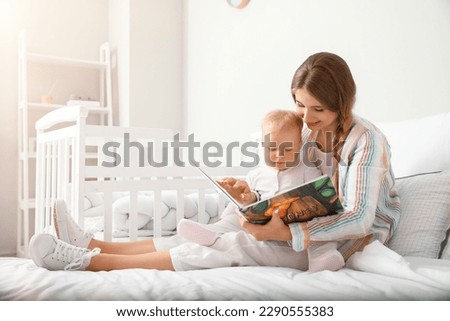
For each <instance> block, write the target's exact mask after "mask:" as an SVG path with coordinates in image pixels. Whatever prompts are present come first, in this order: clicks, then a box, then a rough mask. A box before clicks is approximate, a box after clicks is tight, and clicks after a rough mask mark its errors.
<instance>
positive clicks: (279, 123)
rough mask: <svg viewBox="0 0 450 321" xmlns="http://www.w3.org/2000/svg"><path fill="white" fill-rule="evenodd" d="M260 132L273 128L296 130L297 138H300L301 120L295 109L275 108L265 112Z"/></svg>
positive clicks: (272, 129)
mask: <svg viewBox="0 0 450 321" xmlns="http://www.w3.org/2000/svg"><path fill="white" fill-rule="evenodd" d="M261 128H262V132H263V134H264V132H272V131H274V130H278V131H279V130H292V128H295V129H296V130H298V133H299V139H300V140H301V139H302V128H303V120H302V118H301V117H300V116H299V114H297V113H296V112H295V111H292V110H283V109H276V110H272V111H270V112H269V113H267V114H266V115H265V116H264V118H263V120H262V122H261Z"/></svg>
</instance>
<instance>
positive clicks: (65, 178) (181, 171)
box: [35, 106, 248, 241]
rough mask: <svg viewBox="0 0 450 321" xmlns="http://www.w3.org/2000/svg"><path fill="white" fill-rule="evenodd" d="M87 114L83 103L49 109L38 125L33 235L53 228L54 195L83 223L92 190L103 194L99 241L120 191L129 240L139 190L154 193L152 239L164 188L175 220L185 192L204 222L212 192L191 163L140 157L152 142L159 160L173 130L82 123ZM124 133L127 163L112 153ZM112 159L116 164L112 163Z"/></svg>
mask: <svg viewBox="0 0 450 321" xmlns="http://www.w3.org/2000/svg"><path fill="white" fill-rule="evenodd" d="M87 116H88V111H87V110H86V109H84V108H83V107H80V106H70V107H64V108H61V109H58V110H55V111H53V112H51V113H48V114H46V115H45V116H44V117H42V118H41V119H40V120H39V121H38V122H37V123H36V130H37V161H36V167H37V168H36V225H35V232H36V233H41V232H43V231H47V232H52V231H53V222H52V211H53V206H54V201H55V200H56V199H57V198H63V199H65V200H67V202H68V204H69V207H70V211H71V213H72V216H73V217H74V219H75V220H76V221H78V223H79V224H80V225H81V226H84V223H85V222H84V221H85V218H86V217H85V215H84V211H83V206H84V202H85V195H88V194H90V193H102V196H103V201H104V204H103V213H102V216H103V225H104V226H103V228H104V232H103V239H104V240H107V241H110V240H112V239H113V224H112V222H113V218H112V205H113V201H114V199H115V198H114V195H115V194H117V193H118V192H121V193H124V192H126V193H127V194H128V195H129V239H130V240H136V239H137V238H138V227H137V207H138V195H140V193H143V192H145V193H152V195H153V197H154V203H153V213H154V217H153V236H154V237H160V236H161V235H162V230H161V213H162V212H161V201H162V195H163V193H164V192H165V191H174V193H176V195H177V197H176V221H177V222H178V221H179V220H180V219H182V218H183V217H184V206H183V204H184V203H183V198H184V197H185V195H186V193H187V192H188V191H189V193H196V194H197V197H198V216H197V219H198V221H200V222H208V218H207V217H206V216H205V195H207V193H208V195H209V193H211V192H213V190H211V188H212V187H211V184H210V183H209V182H208V181H207V180H206V179H205V178H204V177H202V175H201V173H200V172H199V171H198V170H197V169H196V168H195V167H188V166H175V165H173V162H171V161H170V159H172V158H171V156H169V157H168V158H169V163H168V166H162V167H155V166H150V165H149V164H148V161H144V162H142V157H143V156H142V155H144V159H145V155H147V156H148V154H147V153H148V148H147V147H148V143H149V142H152V143H153V145H152V146H153V148H154V158H153V159H154V160H155V161H158V162H160V161H161V160H162V156H163V155H162V153H159V152H158V151H162V146H163V144H164V142H166V144H167V143H169V142H170V141H172V140H173V133H172V131H171V130H168V129H154V128H127V127H116V126H98V125H89V124H87V123H86V119H87ZM125 135H127V136H126V137H127V138H126V139H127V144H128V145H127V146H128V149H127V151H128V152H129V153H128V154H129V159H127V160H129V163H128V164H125V159H122V160H123V161H121V159H118V158H117V157H116V158H112V157H110V156H111V155H112V154H111V153H112V152H113V148H114V150H115V152H116V153H117V154H115V155H122V156H125V154H124V152H125ZM129 142H137V143H141V144H142V146H144V148H145V153H144V154H143V153H142V150H140V149H139V148H135V147H133V148H130V147H129V146H130V145H129ZM106 143H109V144H108V146H109V147H108V148H109V149H108V148H107V150H106V152H107V153H106V152H105V150H103V149H104V148H105V144H106ZM113 145H114V146H113ZM105 154H107V156H105ZM113 161H115V162H116V163H115V164H113ZM103 162H105V163H103ZM118 163H120V164H118ZM105 164H108V165H109V166H110V167H107V166H104V165H105ZM113 165H114V166H113ZM115 165H117V166H115ZM125 165H128V166H125ZM142 165H144V166H142ZM247 171H248V168H241V167H220V168H211V169H210V173H211V174H212V175H215V176H234V177H243V176H244V175H245V173H246V172H247ZM217 199H218V204H217V206H218V211H219V212H221V211H222V210H223V209H224V207H225V205H226V200H225V198H224V197H223V196H222V195H220V196H218V198H217Z"/></svg>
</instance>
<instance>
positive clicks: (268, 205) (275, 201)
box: [199, 168, 343, 224]
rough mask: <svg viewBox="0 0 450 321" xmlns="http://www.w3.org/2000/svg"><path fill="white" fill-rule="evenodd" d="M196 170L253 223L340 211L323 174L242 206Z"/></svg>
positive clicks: (290, 220) (305, 218)
mask: <svg viewBox="0 0 450 321" xmlns="http://www.w3.org/2000/svg"><path fill="white" fill-rule="evenodd" d="M199 170H200V171H201V172H202V173H203V175H205V177H206V178H207V179H208V180H209V181H210V182H212V183H213V184H214V185H215V186H216V188H217V189H218V190H219V191H221V192H222V193H223V194H224V195H225V196H226V197H227V198H228V199H229V200H230V201H231V202H233V203H234V204H235V205H236V206H237V207H238V209H239V212H240V213H241V214H242V215H243V216H244V218H245V219H246V220H247V221H248V222H250V223H254V224H266V223H267V222H268V221H269V220H270V219H271V218H272V215H273V214H274V213H278V215H279V216H280V218H281V219H282V220H283V221H284V223H286V224H289V223H294V222H306V221H309V220H311V219H313V218H315V217H318V216H326V215H333V214H337V213H338V212H340V211H342V210H343V207H342V204H341V202H340V200H339V196H338V195H337V193H336V189H335V188H334V185H333V182H332V180H331V179H330V178H329V177H328V176H327V175H323V176H320V177H317V178H316V179H314V180H312V181H309V182H307V183H304V184H301V185H299V186H296V187H294V188H292V189H289V190H286V191H282V192H280V193H278V194H276V195H274V196H272V197H270V198H268V199H263V200H260V201H257V202H255V203H252V204H247V205H243V204H241V203H239V202H238V201H237V200H236V199H234V197H232V196H231V195H230V194H229V193H228V192H227V191H226V190H225V189H224V188H223V187H222V186H221V185H220V184H219V183H218V182H217V181H216V180H214V179H213V178H212V177H210V176H209V175H208V174H206V173H205V171H203V170H202V169H201V168H199Z"/></svg>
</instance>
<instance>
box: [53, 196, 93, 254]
mask: <svg viewBox="0 0 450 321" xmlns="http://www.w3.org/2000/svg"><path fill="white" fill-rule="evenodd" d="M53 224H54V225H55V230H56V236H57V237H58V238H59V239H60V240H62V241H64V242H66V243H69V244H72V245H75V246H78V247H83V248H87V247H88V245H89V243H90V242H91V240H92V239H93V238H94V235H93V234H92V233H87V232H85V231H84V230H83V229H82V228H81V227H80V226H79V225H78V224H77V223H76V222H75V221H74V219H73V218H72V216H71V215H70V213H69V211H68V210H67V205H66V202H65V201H64V200H61V199H59V200H56V202H55V206H54V209H53Z"/></svg>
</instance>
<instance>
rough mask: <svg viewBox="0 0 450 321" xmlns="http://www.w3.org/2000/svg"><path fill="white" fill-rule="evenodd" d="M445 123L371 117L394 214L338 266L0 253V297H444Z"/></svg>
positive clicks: (449, 205)
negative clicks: (84, 261)
mask: <svg viewBox="0 0 450 321" xmlns="http://www.w3.org/2000/svg"><path fill="white" fill-rule="evenodd" d="M449 123H450V113H449V114H442V115H437V116H433V117H427V118H423V119H420V120H414V121H405V122H396V123H383V124H380V127H381V128H382V129H383V131H384V132H386V134H387V136H388V139H389V141H390V144H391V147H392V153H393V155H392V156H393V167H394V171H395V172H396V173H399V175H398V176H402V177H403V178H400V179H398V180H397V185H398V188H399V193H400V197H401V200H402V218H401V220H400V223H399V226H398V227H397V230H396V232H395V234H394V237H393V239H392V241H391V243H390V245H389V248H387V247H385V246H383V245H381V244H379V243H377V242H375V243H372V244H371V245H369V246H367V247H366V248H365V249H364V251H363V252H360V253H356V254H355V255H353V256H352V257H351V258H350V259H349V261H348V262H347V265H346V267H345V268H344V269H342V270H340V271H337V272H329V271H323V272H318V273H311V272H303V271H298V270H293V269H287V268H275V267H230V268H221V269H212V270H198V271H189V272H170V271H155V270H142V269H130V270H122V271H111V272H65V271H57V272H50V271H47V270H45V269H43V268H37V267H36V266H35V265H34V264H33V263H32V262H31V261H30V260H29V259H26V258H0V300H340V301H342V300H445V301H448V300H450V244H449V242H448V239H449V234H450V231H449V228H450V144H449V143H448V142H449V141H450V127H449V126H448V124H449ZM418 128H420V130H418ZM437 133H439V135H437ZM427 135H429V137H427ZM412 142H413V143H412ZM430 142H431V143H430ZM405 146H410V148H404V147H405ZM411 147H413V148H411ZM398 151H401V152H398ZM178 204H181V203H178ZM203 210H204V208H203ZM177 213H178V211H177ZM110 236H111V234H110Z"/></svg>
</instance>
